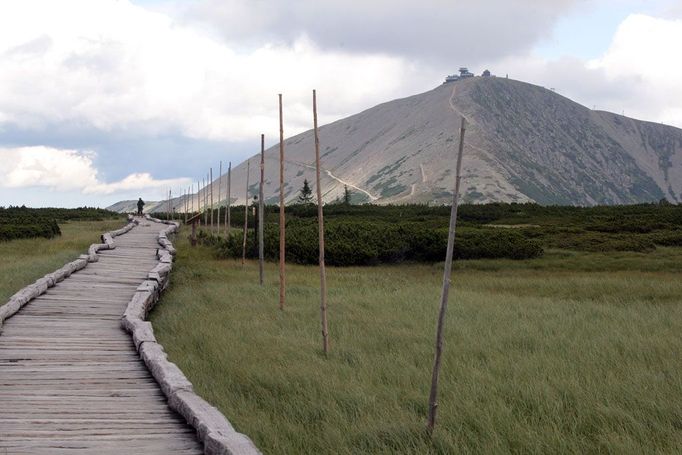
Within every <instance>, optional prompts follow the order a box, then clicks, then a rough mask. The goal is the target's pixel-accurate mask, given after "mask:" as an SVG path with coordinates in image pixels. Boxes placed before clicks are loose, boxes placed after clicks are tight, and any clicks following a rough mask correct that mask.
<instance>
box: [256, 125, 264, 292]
mask: <svg viewBox="0 0 682 455" xmlns="http://www.w3.org/2000/svg"><path fill="white" fill-rule="evenodd" d="M264 180H265V134H261V135H260V183H259V185H258V283H259V284H260V285H261V286H263V282H264V279H265V243H264V241H263V225H264V224H265V210H264V205H265V202H264V201H263V182H264Z"/></svg>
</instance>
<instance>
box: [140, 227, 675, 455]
mask: <svg viewBox="0 0 682 455" xmlns="http://www.w3.org/2000/svg"><path fill="white" fill-rule="evenodd" d="M185 237H186V233H183V234H181V236H180V237H179V238H178V239H176V246H177V247H178V251H179V252H178V258H177V261H176V265H175V269H174V271H173V275H172V277H171V287H170V289H169V290H168V291H167V293H166V294H165V295H164V297H163V298H162V301H161V302H160V304H159V305H158V306H157V307H156V309H155V310H154V311H153V313H152V320H153V323H154V328H155V331H156V335H157V337H158V338H159V340H160V342H162V343H163V345H164V346H165V347H166V350H167V351H168V352H169V355H170V358H171V360H172V361H174V362H176V363H178V365H179V366H180V367H181V368H182V369H183V371H184V372H185V373H186V374H187V375H188V377H189V378H190V379H191V380H192V382H193V383H194V385H195V389H196V390H197V391H198V393H200V394H201V395H202V396H204V397H205V398H206V399H207V400H208V401H210V402H211V403H213V404H215V405H216V406H218V407H219V408H220V409H221V410H222V411H223V412H224V413H225V415H227V416H228V418H229V419H230V420H231V421H232V423H233V424H234V425H235V426H236V428H237V429H238V430H239V431H242V432H244V433H246V434H248V435H249V436H250V437H251V438H252V439H253V440H254V442H255V443H256V444H257V445H258V446H259V447H260V448H261V449H262V450H263V451H264V452H265V453H297V454H299V453H301V454H303V453H310V454H351V453H353V454H355V453H680V452H682V374H681V373H680V372H681V371H682V337H680V333H682V305H681V303H680V295H682V280H680V271H681V270H682V266H681V264H682V250H680V249H671V248H660V249H658V250H657V251H655V252H651V253H646V254H641V253H611V254H606V253H599V254H598V253H573V252H566V251H549V252H548V254H547V255H546V256H545V257H543V258H541V259H534V260H529V261H508V260H494V261H490V260H489V261H485V260H483V261H461V262H459V263H458V264H457V269H456V271H455V273H454V275H453V279H454V282H453V286H454V289H453V290H452V292H451V300H450V309H449V314H448V320H447V324H446V329H447V330H446V345H445V356H444V365H443V370H442V376H441V387H440V390H441V395H440V405H439V419H438V426H437V428H436V432H435V434H434V437H433V439H429V438H427V437H426V436H425V433H424V431H423V430H424V426H425V422H426V412H427V396H428V386H429V381H430V373H431V364H432V359H433V338H434V330H435V321H436V312H437V302H438V298H439V289H440V280H441V276H442V268H441V267H442V266H441V265H433V266H431V265H401V266H387V267H372V268H329V269H328V284H329V319H330V334H331V354H330V356H329V357H328V358H325V357H324V356H323V354H322V352H321V335H320V328H319V304H318V281H317V280H318V275H317V269H316V268H315V267H310V266H291V265H289V266H288V267H287V270H288V275H287V278H288V286H287V308H286V310H285V311H283V312H282V311H279V310H278V309H277V302H278V298H277V295H278V283H277V271H276V265H275V264H267V267H266V285H265V286H264V287H262V288H261V287H260V286H258V284H257V273H258V272H257V266H256V264H255V263H254V262H248V263H247V264H246V266H245V267H244V268H242V267H241V266H240V264H239V263H238V262H236V261H231V260H217V259H215V258H214V256H213V253H212V252H211V250H210V249H208V248H205V247H197V248H195V249H191V248H190V247H189V246H188V243H187V241H186V239H185Z"/></svg>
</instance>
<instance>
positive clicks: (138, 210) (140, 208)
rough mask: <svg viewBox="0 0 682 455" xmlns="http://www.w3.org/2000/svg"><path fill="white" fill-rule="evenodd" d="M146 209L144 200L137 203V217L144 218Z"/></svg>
mask: <svg viewBox="0 0 682 455" xmlns="http://www.w3.org/2000/svg"><path fill="white" fill-rule="evenodd" d="M143 208H144V201H143V200H142V198H140V199H138V201H137V216H142V209H143Z"/></svg>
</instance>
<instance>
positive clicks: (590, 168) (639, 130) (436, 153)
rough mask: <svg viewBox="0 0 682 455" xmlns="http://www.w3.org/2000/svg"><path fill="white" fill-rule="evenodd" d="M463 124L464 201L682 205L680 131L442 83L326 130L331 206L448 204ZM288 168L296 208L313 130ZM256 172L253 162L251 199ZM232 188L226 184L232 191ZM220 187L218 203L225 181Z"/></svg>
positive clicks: (480, 80) (275, 165) (494, 86)
mask: <svg viewBox="0 0 682 455" xmlns="http://www.w3.org/2000/svg"><path fill="white" fill-rule="evenodd" d="M285 114H286V113H285ZM460 116H464V117H465V118H466V119H467V122H468V126H467V131H466V135H465V139H466V141H465V149H464V160H463V174H462V191H463V201H465V202H473V203H485V202H493V201H502V202H525V201H535V202H538V203H541V204H569V205H595V204H627V203H636V202H652V201H659V200H660V199H662V198H666V199H668V200H669V201H671V202H680V201H682V130H680V129H678V128H674V127H670V126H665V125H661V124H656V123H651V122H644V121H639V120H634V119H631V118H627V117H624V116H621V115H616V114H612V113H608V112H603V111H593V110H590V109H588V108H586V107H584V106H582V105H580V104H578V103H575V102H573V101H571V100H570V99H568V98H565V97H563V96H561V95H559V94H557V93H555V92H553V91H551V90H547V89H545V88H543V87H539V86H535V85H532V84H528V83H524V82H519V81H514V80H510V79H505V78H495V77H475V78H467V79H462V80H459V81H456V82H451V83H447V84H443V85H441V86H439V87H436V88H435V89H433V90H431V91H428V92H426V93H422V94H419V95H415V96H411V97H408V98H403V99H398V100H394V101H390V102H387V103H383V104H380V105H378V106H375V107H373V108H371V109H368V110H366V111H363V112H361V113H359V114H356V115H352V116H350V117H347V118H344V119H341V120H338V121H336V122H333V123H330V124H328V125H324V126H322V127H321V128H320V130H319V131H320V142H321V157H322V167H323V180H322V185H323V189H324V195H323V199H324V201H325V202H330V201H333V200H335V199H337V198H339V197H340V196H341V195H342V194H343V187H344V184H345V185H348V187H349V189H350V190H351V192H352V194H353V199H354V201H355V202H368V201H371V202H376V203H381V204H388V203H394V204H403V203H427V202H429V203H435V204H442V203H449V202H450V200H451V191H452V187H453V180H454V176H453V169H454V162H455V153H456V149H457V143H458V140H459V122H460ZM285 158H286V162H285V182H287V184H286V186H285V197H286V200H287V202H288V203H289V202H292V201H294V200H295V199H296V197H297V195H298V191H299V190H300V188H301V187H302V186H303V180H304V179H305V178H307V179H308V181H310V182H311V184H312V183H313V182H314V180H315V179H314V177H315V169H314V146H313V133H312V131H307V132H305V133H302V134H298V135H296V136H293V137H290V138H288V139H286V140H285ZM278 160H279V146H278V145H276V146H274V147H271V148H270V149H268V150H267V151H266V163H265V197H266V201H267V202H268V203H276V202H277V201H278V195H279V193H278V190H279V162H278ZM258 163H259V158H258V156H254V157H252V158H251V171H250V183H251V185H250V194H252V195H253V194H257V189H258V185H257V178H258V172H259V170H258ZM245 179H246V162H244V163H242V164H240V165H239V166H237V167H236V168H234V169H233V170H232V195H233V202H234V203H237V204H240V203H243V202H244V195H243V194H244V187H245V184H246V182H245ZM226 181H227V178H226V176H223V180H222V188H223V192H224V189H225V187H226ZM213 185H214V193H215V194H216V195H217V190H218V183H217V180H216V181H215V182H214V183H213ZM313 188H314V186H313ZM221 199H224V197H223V198H221ZM176 206H177V207H179V206H180V203H179V202H178V204H177V205H176Z"/></svg>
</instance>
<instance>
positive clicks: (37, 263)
mask: <svg viewBox="0 0 682 455" xmlns="http://www.w3.org/2000/svg"><path fill="white" fill-rule="evenodd" d="M124 224H125V221H124V219H123V218H118V219H109V220H103V221H67V222H61V223H59V228H60V230H61V235H60V236H56V237H54V238H51V239H46V238H33V239H18V240H10V241H4V242H0V304H3V303H5V302H6V301H7V300H8V299H9V297H11V296H12V294H14V293H15V292H17V291H18V290H19V289H21V288H22V287H24V286H26V285H28V284H31V283H32V282H34V281H35V280H37V279H38V278H40V277H42V276H43V275H45V274H47V273H50V272H53V271H55V270H56V269H58V268H59V267H61V266H63V265H64V264H66V263H67V262H69V261H73V260H74V259H76V258H78V256H79V255H80V254H83V253H87V250H88V247H89V246H90V244H91V243H96V242H99V241H100V235H102V234H103V233H104V232H107V231H111V230H113V229H119V228H121V227H122V226H123V225H124Z"/></svg>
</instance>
